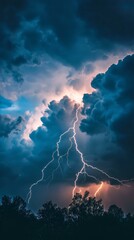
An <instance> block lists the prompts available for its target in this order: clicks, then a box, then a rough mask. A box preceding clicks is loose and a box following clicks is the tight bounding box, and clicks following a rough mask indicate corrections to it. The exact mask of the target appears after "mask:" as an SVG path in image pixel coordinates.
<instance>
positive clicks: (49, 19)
mask: <svg viewBox="0 0 134 240" xmlns="http://www.w3.org/2000/svg"><path fill="white" fill-rule="evenodd" d="M133 7H134V2H133V1H128V2H127V3H126V1H125V0H123V1H121V0H120V1H115V0H114V1H111V0H108V1H106V0H101V1H98V0H95V1H93V0H84V1H81V0H76V1H75V0H73V1H72V0H69V1H62V0H58V1H53V0H51V1H47V0H46V1H42V0H39V1H34V2H33V1H30V0H29V1H28V0H24V1H19V2H18V1H16V0H11V1H8V0H6V1H1V3H0V39H1V44H0V63H1V67H2V69H3V72H5V73H6V74H11V75H12V78H13V79H14V80H15V81H17V82H22V80H23V76H17V77H16V75H22V73H21V71H20V68H21V65H24V64H27V65H29V64H31V63H34V60H35V59H36V61H37V62H40V58H41V57H42V56H43V57H46V54H48V55H49V56H51V57H52V58H53V59H56V60H57V61H60V62H61V63H63V64H65V65H70V66H73V67H75V68H78V67H80V66H81V65H82V64H83V63H84V62H86V61H94V60H96V59H106V58H107V54H108V53H109V51H111V50H113V49H114V51H116V50H117V45H120V46H122V47H128V48H129V50H130V49H131V48H132V46H133V39H134V31H133V30H132V26H133V25H134V14H133ZM89 68H90V67H89ZM87 71H88V70H87ZM12 72H13V74H12ZM14 73H15V74H14ZM3 74H4V73H3Z"/></svg>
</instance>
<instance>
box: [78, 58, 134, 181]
mask: <svg viewBox="0 0 134 240" xmlns="http://www.w3.org/2000/svg"><path fill="white" fill-rule="evenodd" d="M133 65H134V55H132V56H127V57H126V58H125V59H124V60H123V61H119V62H118V64H117V65H114V64H113V65H112V66H111V67H110V68H109V69H108V70H107V72H106V73H105V74H98V75H97V76H96V77H95V78H94V79H93V81H92V83H91V85H92V87H93V88H94V89H96V91H94V92H93V93H92V94H85V95H84V98H83V102H84V108H83V114H84V115H85V116H86V118H85V119H83V120H82V122H81V125H80V129H81V130H82V131H83V132H86V133H87V134H89V135H90V136H91V138H90V142H92V141H95V142H96V143H97V144H100V146H101V153H97V151H96V153H95V149H96V147H95V148H94V154H95V155H96V158H98V159H99V158H100V159H101V160H102V161H103V159H106V161H110V162H111V164H112V165H113V166H112V167H113V168H114V169H116V171H115V172H117V174H118V175H119V176H120V177H125V176H126V177H128V178H131V177H132V176H133V169H134V153H133V142H134V125H133V123H134V87H133V75H134V68H133ZM104 139H105V140H104ZM90 144H91V143H90Z"/></svg>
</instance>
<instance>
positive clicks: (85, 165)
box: [27, 105, 131, 204]
mask: <svg viewBox="0 0 134 240" xmlns="http://www.w3.org/2000/svg"><path fill="white" fill-rule="evenodd" d="M80 108H81V106H80V105H79V106H78V107H77V108H76V114H75V120H74V123H73V126H72V127H70V128H68V129H67V130H66V131H65V132H63V133H62V134H61V135H60V137H59V140H58V141H57V143H56V150H55V151H54V152H53V153H52V159H51V161H50V162H48V163H47V164H46V165H45V166H44V167H43V169H42V170H41V178H40V179H39V180H37V181H36V182H34V183H33V184H32V185H31V186H30V188H29V192H28V194H27V202H28V204H29V203H30V200H31V198H32V190H33V187H35V186H37V185H38V184H39V183H41V182H42V181H43V180H44V176H45V170H46V169H47V168H48V167H49V166H50V165H51V164H52V163H53V162H54V161H55V159H56V158H55V155H56V157H57V158H58V165H57V167H56V168H55V169H54V170H53V171H52V173H51V178H52V179H51V181H52V180H53V177H54V173H55V171H57V170H58V169H59V168H60V169H61V171H62V168H61V164H60V162H61V159H62V158H63V157H66V158H67V165H68V167H69V163H68V159H69V153H70V150H71V149H72V147H73V143H74V146H75V150H76V152H77V153H78V155H79V157H80V161H81V164H82V167H81V169H80V171H78V172H77V173H76V177H75V180H74V188H73V190H72V197H73V196H74V195H75V192H76V190H77V189H79V192H81V189H80V188H79V187H78V185H77V182H78V181H79V178H80V176H81V175H83V174H84V175H85V176H88V177H91V178H93V179H95V180H96V181H98V182H100V180H99V179H97V178H96V177H95V176H93V175H89V174H88V172H87V169H89V168H90V169H92V170H95V171H98V172H100V173H101V174H102V175H105V176H106V177H107V178H108V179H109V180H114V181H116V182H117V183H118V184H119V185H126V184H125V182H129V180H120V179H118V178H115V177H112V176H110V175H109V174H108V173H106V172H105V171H103V170H101V169H100V168H97V167H94V166H93V165H90V164H88V163H87V162H86V161H85V160H84V156H83V153H82V152H81V151H80V149H79V147H78V143H77V140H76V124H77V123H78V121H79V118H78V113H79V110H80ZM68 133H73V135H72V136H71V137H69V141H70V146H69V148H68V150H67V152H66V153H65V154H63V155H60V143H61V141H62V138H63V137H64V136H66V134H68ZM130 181H131V179H130ZM103 184H104V183H103V182H102V181H101V184H100V185H99V187H98V189H97V190H96V192H95V194H94V196H95V197H96V196H97V194H98V193H99V192H100V190H101V189H102V188H103ZM126 186H128V185H126Z"/></svg>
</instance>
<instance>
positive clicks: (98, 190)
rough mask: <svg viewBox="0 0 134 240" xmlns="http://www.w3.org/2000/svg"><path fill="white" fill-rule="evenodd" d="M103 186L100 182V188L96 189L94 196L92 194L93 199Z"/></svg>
mask: <svg viewBox="0 0 134 240" xmlns="http://www.w3.org/2000/svg"><path fill="white" fill-rule="evenodd" d="M103 185H104V182H101V184H100V186H99V187H98V189H97V190H96V192H95V194H94V196H95V197H96V196H97V194H98V193H99V192H100V190H101V189H102V187H103Z"/></svg>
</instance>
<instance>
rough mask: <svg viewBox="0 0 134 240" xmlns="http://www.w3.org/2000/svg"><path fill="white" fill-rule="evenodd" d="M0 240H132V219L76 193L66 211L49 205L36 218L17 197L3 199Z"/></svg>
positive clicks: (86, 194)
mask: <svg viewBox="0 0 134 240" xmlns="http://www.w3.org/2000/svg"><path fill="white" fill-rule="evenodd" d="M0 239H1V240H51V239H55V240H74V239H77V240H79V239H81V240H82V239H86V240H88V239H93V240H96V239H99V240H101V239H102V240H103V239H104V240H105V239H106V240H109V239H110V240H111V239H112V240H116V239H118V240H120V239H121V240H122V239H125V240H134V215H131V214H127V215H125V214H124V213H123V211H122V209H121V208H119V207H117V206H116V205H112V206H110V207H109V209H108V211H104V207H103V203H102V200H96V198H92V197H90V196H89V193H88V192H85V194H84V196H82V195H81V194H79V193H77V194H76V195H75V196H74V198H73V199H72V202H71V203H70V205H69V206H68V207H67V208H60V207H58V206H57V205H56V204H53V203H52V202H51V201H50V202H47V203H45V204H43V206H42V208H41V209H39V211H38V212H37V214H36V215H35V214H33V213H32V212H31V211H30V210H28V209H27V207H26V203H25V201H24V200H23V199H22V198H21V197H15V198H10V197H8V196H4V197H3V198H2V200H1V204H0Z"/></svg>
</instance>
